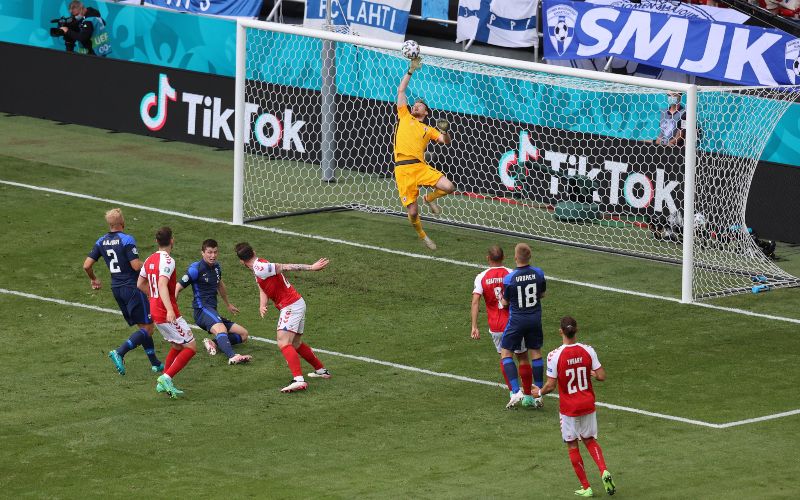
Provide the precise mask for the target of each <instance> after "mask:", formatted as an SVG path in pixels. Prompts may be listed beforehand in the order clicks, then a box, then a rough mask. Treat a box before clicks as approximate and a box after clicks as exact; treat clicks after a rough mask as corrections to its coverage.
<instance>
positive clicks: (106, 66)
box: [0, 43, 800, 243]
mask: <svg viewBox="0 0 800 500" xmlns="http://www.w3.org/2000/svg"><path fill="white" fill-rule="evenodd" d="M0 49H1V50H2V53H3V54H4V56H5V58H4V59H5V61H6V63H7V64H8V67H11V68H15V71H16V72H17V74H18V75H19V76H18V77H16V78H11V79H9V80H7V82H6V84H5V89H6V92H3V93H0V111H3V112H6V113H12V114H19V115H25V116H34V117H40V118H45V119H49V120H57V121H61V122H66V123H75V124H80V125H87V126H91V127H98V128H103V129H108V130H114V131H120V132H128V133H134V134H140V135H151V136H155V137H159V138H163V139H168V140H174V141H180V142H189V143H194V144H201V145H205V146H211V147H217V148H223V149H231V148H233V132H234V120H233V108H234V80H233V78H229V77H222V76H217V75H209V74H205V73H197V72H192V71H185V70H179V69H174V68H163V67H158V66H152V65H147V64H139V63H131V62H126V61H119V60H112V59H101V58H91V57H85V56H80V55H77V54H68V53H65V52H61V51H53V50H47V49H40V48H34V47H28V46H24V45H16V44H6V43H0ZM53 74H59V75H64V76H63V77H60V80H59V82H58V84H54V81H53V78H52V75H53ZM170 89H172V90H170ZM276 90H279V88H277V87H276ZM76 92H77V95H78V96H80V97H79V98H77V99H76ZM276 94H277V95H282V94H281V93H280V92H276ZM293 99H297V91H296V89H295V90H294V92H293ZM303 99H304V100H306V101H307V102H305V103H298V102H296V101H295V102H290V101H288V100H286V99H284V100H283V101H281V100H278V101H276V102H277V103H278V104H277V105H275V104H274V103H273V106H275V107H271V108H269V109H258V108H256V107H254V105H251V106H250V108H249V110H250V112H251V113H252V114H251V116H255V115H258V116H264V119H263V120H264V122H265V123H270V122H271V123H274V124H280V126H281V127H282V128H283V134H282V135H281V137H280V138H279V139H277V138H276V139H273V142H274V145H272V146H269V145H268V146H263V145H261V143H259V147H261V148H266V149H265V150H267V149H269V148H270V147H272V148H279V149H281V152H282V154H284V155H286V154H288V155H292V156H293V157H295V158H297V159H307V160H309V161H312V162H318V159H317V158H316V157H314V156H309V155H318V154H319V150H320V148H319V147H318V145H315V144H314V143H313V141H315V140H319V139H318V138H319V133H318V131H317V130H315V129H314V128H313V127H315V126H316V125H313V124H310V125H309V123H310V122H313V120H304V118H303V116H301V115H298V114H297V112H296V111H295V109H301V108H306V109H309V108H312V107H313V103H314V101H315V100H318V99H319V93H318V92H316V91H308V92H306V93H305V94H304V95H303ZM359 99H361V98H355V97H346V98H344V99H342V100H341V101H338V102H337V106H341V107H345V108H350V109H352V108H353V106H357V105H358V102H355V101H358V100H359ZM301 104H303V105H301ZM450 118H451V121H453V122H457V121H458V116H455V115H454V116H451V117H450ZM471 119H473V120H474V119H476V117H475V116H472V117H471ZM479 119H480V120H482V121H483V122H485V124H486V125H487V126H490V127H491V128H492V129H493V130H497V131H498V133H502V134H504V135H506V136H507V139H508V141H512V142H514V141H517V142H518V141H519V140H520V132H521V130H520V127H519V125H514V124H511V123H507V122H503V121H501V120H496V119H491V118H479ZM375 120H377V122H378V124H379V125H378V126H382V127H391V125H392V124H393V122H394V116H393V115H392V114H391V113H388V112H387V113H385V114H383V115H378V116H377V117H375ZM306 127H308V128H306ZM264 130H266V131H267V132H268V131H269V128H265V129H264ZM340 132H342V133H340V134H339V137H338V139H337V140H344V141H346V142H347V144H349V145H353V144H356V142H354V141H358V140H363V138H361V139H359V138H358V137H347V136H346V135H344V134H343V133H344V132H346V130H345V129H342V130H340ZM267 135H270V134H267ZM557 136H558V137H560V138H561V141H562V142H563V147H564V148H565V149H567V150H571V149H572V148H574V147H576V146H577V145H578V141H579V140H580V137H577V136H571V135H569V134H564V133H563V131H562V133H561V134H557ZM582 137H583V138H584V139H585V138H586V136H585V134H584V135H583V136H582ZM249 139H250V141H251V143H252V141H255V140H258V138H254V137H252V135H251V136H250V138H249ZM261 139H269V137H261ZM373 139H374V138H373ZM384 140H385V141H389V140H390V137H389V136H387V137H386V138H385V139H384ZM609 140H610V141H612V142H613V144H611V143H609V144H607V145H604V147H606V146H607V147H613V146H615V145H616V146H626V147H627V148H628V149H629V150H635V151H636V155H637V156H638V155H641V156H643V157H646V156H647V155H650V154H652V151H651V149H650V148H653V146H651V145H648V144H645V143H641V142H638V141H629V140H626V139H609ZM583 142H584V143H586V142H587V141H583ZM266 143H267V144H270V143H269V141H266ZM253 144H255V143H253ZM596 144H602V143H601V142H598V143H596ZM385 146H386V147H385V148H383V149H385V156H386V157H385V158H384V157H376V158H369V159H364V158H358V157H356V156H355V155H354V156H352V157H347V158H344V163H345V164H347V165H348V168H353V169H358V170H360V171H364V172H370V173H382V174H385V175H386V176H389V175H391V163H390V162H389V159H390V158H389V154H390V151H391V150H390V148H389V143H388V142H387V143H386V144H385ZM560 146H561V145H560ZM357 149H358V147H355V148H353V150H357ZM375 149H381V148H375ZM601 149H602V148H595V150H591V151H589V150H583V151H581V152H580V154H579V156H582V157H583V158H584V161H586V164H587V165H592V164H597V163H598V162H601V161H602V159H603V151H602V150H601ZM501 156H502V152H497V157H498V158H500V157H501ZM340 162H341V160H340ZM675 163H676V164H680V163H681V161H680V159H679V158H677V157H676V161H675ZM642 165H646V162H642ZM446 168H447V169H448V174H449V175H451V176H452V178H453V179H454V180H455V182H456V183H457V184H459V183H460V185H459V189H460V190H462V191H464V192H474V193H480V195H483V196H485V195H496V196H506V197H509V194H510V191H509V189H508V186H507V185H504V179H503V178H502V176H500V175H499V165H498V164H497V162H484V163H481V162H470V163H468V164H467V163H463V164H461V163H449V164H447V165H446ZM651 174H652V177H653V178H655V176H656V175H657V172H655V171H653V172H651ZM476 180H479V182H478V181H476ZM598 181H599V182H602V183H605V188H604V189H609V187H610V186H609V184H608V183H610V182H611V178H610V174H609V172H605V173H602V175H600V176H599V177H598ZM470 182H472V183H473V184H472V185H471V184H469V183H470ZM798 185H800V169H798V168H794V167H785V166H780V165H767V164H765V165H763V166H762V167H760V168H758V169H757V170H756V176H755V179H754V181H753V185H752V187H751V192H750V203H748V206H747V221H748V224H750V225H752V226H754V227H756V228H757V229H758V231H759V233H760V234H761V235H762V236H763V237H767V238H773V239H778V240H781V241H787V242H795V243H800V227H798V225H796V224H787V223H785V221H787V220H796V218H797V217H798V216H800V200H798V197H797V196H796V194H795V193H792V189H793V186H798ZM522 187H523V188H524V186H522ZM517 191H518V193H517V194H515V195H512V196H510V197H511V198H513V197H514V196H516V197H517V198H518V199H519V200H520V201H521V202H524V198H525V194H524V189H519V190H517ZM676 194H679V193H677V192H676ZM645 210H646V209H645ZM782 221H783V222H782Z"/></svg>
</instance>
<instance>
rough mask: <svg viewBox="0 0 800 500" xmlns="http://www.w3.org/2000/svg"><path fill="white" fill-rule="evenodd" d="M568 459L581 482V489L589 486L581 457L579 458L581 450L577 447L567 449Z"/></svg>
mask: <svg viewBox="0 0 800 500" xmlns="http://www.w3.org/2000/svg"><path fill="white" fill-rule="evenodd" d="M569 460H570V462H572V468H573V469H575V475H576V476H578V480H579V481H580V482H581V486H583V489H586V488H588V487H589V480H588V479H586V470H585V469H584V468H583V459H582V458H581V450H579V449H578V448H570V449H569Z"/></svg>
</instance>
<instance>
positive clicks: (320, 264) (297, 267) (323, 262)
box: [275, 257, 330, 274]
mask: <svg viewBox="0 0 800 500" xmlns="http://www.w3.org/2000/svg"><path fill="white" fill-rule="evenodd" d="M329 263H330V261H329V260H328V259H326V258H325V257H323V258H321V259H319V260H318V261H316V262H314V263H313V264H275V273H276V274H280V273H282V272H284V271H321V270H323V269H325V268H326V267H327V266H328V264H329Z"/></svg>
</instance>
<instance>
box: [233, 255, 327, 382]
mask: <svg viewBox="0 0 800 500" xmlns="http://www.w3.org/2000/svg"><path fill="white" fill-rule="evenodd" d="M235 250H236V256H237V257H239V260H240V261H241V262H242V264H244V266H245V267H247V268H249V269H250V270H252V271H253V274H254V275H255V277H256V282H257V283H258V290H259V297H260V299H259V309H258V312H259V313H260V314H261V317H262V318H263V317H264V315H265V314H266V313H267V302H268V301H269V300H271V301H272V302H273V304H275V307H276V308H277V309H278V311H279V312H278V332H277V340H278V348H280V350H281V354H283V357H284V358H285V359H286V363H287V364H288V365H289V370H291V372H292V381H291V382H290V383H289V385H287V386H286V387H284V388H283V389H281V392H295V391H302V390H305V389H307V388H308V384H307V383H306V381H305V379H304V378H303V372H302V370H301V367H300V357H301V356H302V358H303V359H305V360H306V361H308V363H309V364H310V365H311V366H313V367H314V371H313V372H311V373H309V374H308V376H309V377H312V378H331V374H330V372H329V371H328V370H327V369H326V368H325V366H324V365H323V364H322V362H321V361H320V360H319V358H317V356H316V355H314V351H313V350H312V349H311V347H309V346H308V344H306V343H305V342H303V328H304V326H305V316H306V301H305V300H303V297H301V296H300V294H299V293H297V290H295V289H294V287H293V286H292V285H291V284H290V283H289V281H288V280H287V279H286V276H284V275H283V272H284V271H320V270H322V269H325V266H327V265H328V259H319V260H318V261H316V262H315V263H313V264H310V265H309V264H277V263H275V262H269V261H268V260H266V259H259V258H258V257H256V254H255V251H253V247H251V246H250V244H249V243H244V242H243V243H237V244H236V248H235Z"/></svg>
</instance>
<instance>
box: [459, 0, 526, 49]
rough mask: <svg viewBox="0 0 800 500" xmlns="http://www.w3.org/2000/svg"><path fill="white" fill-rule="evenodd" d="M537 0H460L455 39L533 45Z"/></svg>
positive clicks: (496, 43)
mask: <svg viewBox="0 0 800 500" xmlns="http://www.w3.org/2000/svg"><path fill="white" fill-rule="evenodd" d="M538 4H539V0H459V2H458V27H457V30H456V42H461V41H464V40H475V41H478V42H483V43H488V44H490V45H499V46H501V47H533V46H534V45H535V43H536V36H537V33H536V8H537V7H538Z"/></svg>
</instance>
